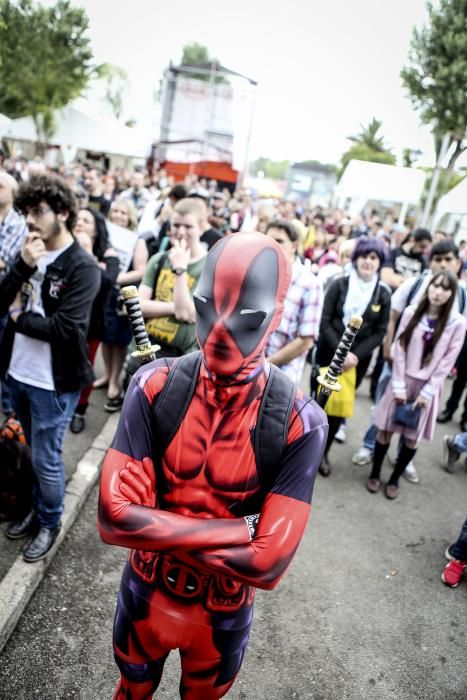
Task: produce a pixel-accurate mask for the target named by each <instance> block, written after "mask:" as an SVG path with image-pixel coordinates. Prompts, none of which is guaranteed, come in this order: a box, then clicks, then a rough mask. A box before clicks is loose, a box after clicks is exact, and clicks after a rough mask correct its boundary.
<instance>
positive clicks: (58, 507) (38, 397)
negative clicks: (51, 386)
mask: <svg viewBox="0 0 467 700" xmlns="http://www.w3.org/2000/svg"><path fill="white" fill-rule="evenodd" d="M8 387H9V389H10V392H11V401H12V404H13V409H14V411H15V413H16V415H17V416H18V419H19V421H20V423H21V425H22V427H23V430H24V435H25V437H26V441H27V443H28V445H29V446H30V447H31V453H32V466H33V472H34V486H33V504H34V510H35V511H36V514H37V517H38V519H39V522H40V524H41V526H42V527H47V528H49V529H51V530H52V529H53V528H55V527H57V525H58V524H59V522H60V517H61V515H62V513H63V501H64V497H65V468H64V466H63V461H62V446H63V440H64V438H65V431H66V429H67V427H68V425H69V423H70V421H71V418H72V416H73V412H74V410H75V407H76V404H77V403H78V399H79V391H73V392H70V393H67V394H57V393H56V392H55V391H48V390H47V389H39V388H38V387H35V386H31V385H30V384H24V383H23V382H18V381H17V380H16V379H13V377H8Z"/></svg>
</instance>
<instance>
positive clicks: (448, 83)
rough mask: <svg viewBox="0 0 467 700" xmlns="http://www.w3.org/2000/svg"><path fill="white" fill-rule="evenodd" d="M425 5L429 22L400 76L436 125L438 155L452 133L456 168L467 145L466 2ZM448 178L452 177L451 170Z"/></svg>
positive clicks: (425, 119) (416, 36) (422, 114)
mask: <svg viewBox="0 0 467 700" xmlns="http://www.w3.org/2000/svg"><path fill="white" fill-rule="evenodd" d="M427 7H428V14H429V23H428V25H427V26H425V27H423V28H422V29H420V30H418V29H414V30H413V34H412V40H411V44H410V51H409V57H408V65H407V66H405V67H404V68H403V69H402V71H401V79H402V83H403V85H404V87H406V88H407V90H408V92H409V96H410V99H411V101H412V104H413V105H414V107H415V109H416V110H417V111H418V112H419V114H420V117H421V121H422V122H423V123H424V124H429V125H431V127H432V131H433V135H434V139H435V149H436V153H437V154H438V153H439V150H440V146H441V142H442V140H443V137H444V135H445V134H446V133H449V135H450V140H451V146H452V145H454V150H453V152H452V154H451V156H450V159H449V163H448V171H450V172H452V170H453V168H454V165H455V163H456V160H457V159H458V158H459V156H460V155H461V154H462V153H463V152H464V151H465V150H466V149H467V145H466V131H467V2H466V0H439V2H437V3H436V8H434V7H433V5H432V4H431V2H429V3H428V4H427ZM445 180H446V181H449V180H450V176H449V174H448V177H447V178H445Z"/></svg>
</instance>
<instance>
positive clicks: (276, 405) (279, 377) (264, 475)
mask: <svg viewBox="0 0 467 700" xmlns="http://www.w3.org/2000/svg"><path fill="white" fill-rule="evenodd" d="M270 367H271V370H270V373H269V377H268V381H267V383H266V387H265V389H264V394H263V398H262V399H261V405H260V407H259V411H258V420H257V421H256V427H255V430H254V437H253V447H254V451H255V458H256V466H257V469H258V475H259V479H260V481H261V482H262V483H267V482H268V480H269V478H271V477H272V478H273V475H275V472H276V469H277V467H278V466H279V462H280V459H281V456H282V453H283V451H284V449H285V447H286V445H287V438H288V435H289V423H290V415H291V413H292V408H293V405H294V400H295V395H296V387H295V384H294V383H293V381H292V380H291V379H290V378H289V377H288V376H287V375H286V374H284V372H282V370H280V369H279V368H278V367H275V366H274V365H271V366H270Z"/></svg>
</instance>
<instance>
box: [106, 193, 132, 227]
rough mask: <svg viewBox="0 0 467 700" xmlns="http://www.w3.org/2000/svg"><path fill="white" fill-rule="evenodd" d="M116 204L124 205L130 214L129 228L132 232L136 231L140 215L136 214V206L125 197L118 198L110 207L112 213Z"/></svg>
mask: <svg viewBox="0 0 467 700" xmlns="http://www.w3.org/2000/svg"><path fill="white" fill-rule="evenodd" d="M114 204H124V205H125V207H126V213H127V214H128V227H127V228H129V229H130V231H136V227H137V226H138V215H137V213H136V209H135V206H134V204H133V202H131V201H130V200H129V199H126V198H125V197H117V199H115V200H114V201H113V202H112V204H111V205H110V211H109V214H110V212H111V211H112V206H113V205H114Z"/></svg>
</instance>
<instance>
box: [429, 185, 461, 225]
mask: <svg viewBox="0 0 467 700" xmlns="http://www.w3.org/2000/svg"><path fill="white" fill-rule="evenodd" d="M444 214H467V177H465V178H464V179H463V180H461V181H460V182H459V183H458V184H457V185H456V186H455V187H453V188H452V190H449V192H448V193H447V194H445V195H444V197H441V199H440V200H439V202H438V206H437V207H436V212H435V215H434V217H433V222H437V221H440V219H441V218H442V217H443V216H444Z"/></svg>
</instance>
